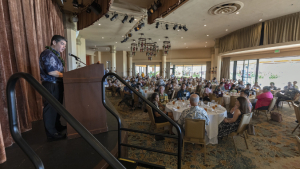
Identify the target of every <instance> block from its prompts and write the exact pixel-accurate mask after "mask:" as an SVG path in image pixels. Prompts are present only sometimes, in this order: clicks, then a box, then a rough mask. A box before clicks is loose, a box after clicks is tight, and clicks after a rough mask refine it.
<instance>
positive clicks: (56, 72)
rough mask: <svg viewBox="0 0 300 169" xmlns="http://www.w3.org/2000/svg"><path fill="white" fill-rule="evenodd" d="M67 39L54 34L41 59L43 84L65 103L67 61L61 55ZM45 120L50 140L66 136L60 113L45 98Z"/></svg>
mask: <svg viewBox="0 0 300 169" xmlns="http://www.w3.org/2000/svg"><path fill="white" fill-rule="evenodd" d="M66 44H67V40H66V39H65V38H64V37H63V36H60V35H54V36H53V37H52V39H51V46H46V49H45V50H44V51H43V52H42V53H41V55H40V59H39V65H40V76H41V81H42V85H43V86H44V87H45V88H46V89H47V90H48V91H49V92H50V93H51V94H52V95H53V96H54V97H55V98H56V99H57V100H58V101H59V102H60V103H61V104H63V91H64V85H63V72H64V66H65V62H64V60H63V59H62V57H61V56H60V53H62V52H63V51H64V50H65V49H66ZM43 104H44V109H43V120H44V126H45V131H46V135H47V139H48V141H54V140H59V139H62V138H65V137H66V135H65V134H61V133H60V132H61V131H63V130H65V129H66V126H62V125H61V123H60V115H59V114H58V113H57V111H56V110H55V109H54V108H53V107H52V106H51V105H50V104H49V103H48V102H47V101H45V100H43Z"/></svg>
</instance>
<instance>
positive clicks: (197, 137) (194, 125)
mask: <svg viewBox="0 0 300 169" xmlns="http://www.w3.org/2000/svg"><path fill="white" fill-rule="evenodd" d="M184 143H194V144H203V146H204V164H205V159H206V142H205V120H200V119H188V118H186V119H185V135H184V137H183V144H182V153H183V155H184Z"/></svg>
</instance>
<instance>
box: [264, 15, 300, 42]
mask: <svg viewBox="0 0 300 169" xmlns="http://www.w3.org/2000/svg"><path fill="white" fill-rule="evenodd" d="M290 41H300V12H298V13H294V14H290V15H286V16H283V17H279V18H276V19H272V20H269V21H266V22H265V26H264V45H269V44H275V43H284V42H290Z"/></svg>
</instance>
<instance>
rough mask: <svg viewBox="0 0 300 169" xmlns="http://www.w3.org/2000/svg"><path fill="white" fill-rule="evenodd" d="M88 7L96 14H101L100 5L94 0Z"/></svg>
mask: <svg viewBox="0 0 300 169" xmlns="http://www.w3.org/2000/svg"><path fill="white" fill-rule="evenodd" d="M90 9H91V10H92V11H93V12H94V13H95V14H97V15H99V14H101V12H102V8H101V5H100V4H98V3H97V2H96V1H94V2H93V3H92V4H91V6H90Z"/></svg>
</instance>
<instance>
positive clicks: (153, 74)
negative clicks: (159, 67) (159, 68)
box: [149, 72, 158, 77]
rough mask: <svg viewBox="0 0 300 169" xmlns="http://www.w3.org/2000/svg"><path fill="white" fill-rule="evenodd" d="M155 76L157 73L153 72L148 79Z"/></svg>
mask: <svg viewBox="0 0 300 169" xmlns="http://www.w3.org/2000/svg"><path fill="white" fill-rule="evenodd" d="M157 74H158V72H156V73H155V72H150V73H149V77H153V76H154V77H155V76H156V75H157Z"/></svg>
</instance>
